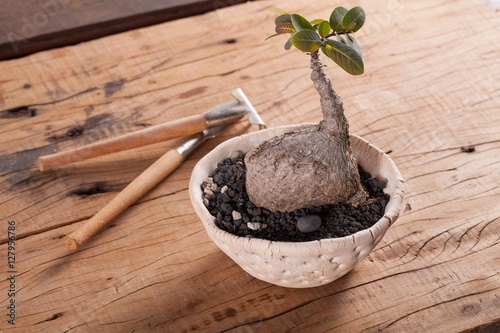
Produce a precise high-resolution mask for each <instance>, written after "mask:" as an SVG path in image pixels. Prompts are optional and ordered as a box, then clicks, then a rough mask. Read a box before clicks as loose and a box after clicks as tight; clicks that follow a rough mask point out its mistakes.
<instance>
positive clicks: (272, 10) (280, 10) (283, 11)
mask: <svg viewBox="0 0 500 333" xmlns="http://www.w3.org/2000/svg"><path fill="white" fill-rule="evenodd" d="M267 10H268V11H270V12H274V13H277V14H280V15H288V13H287V12H286V10H283V9H281V8H277V7H271V8H268V9H267Z"/></svg>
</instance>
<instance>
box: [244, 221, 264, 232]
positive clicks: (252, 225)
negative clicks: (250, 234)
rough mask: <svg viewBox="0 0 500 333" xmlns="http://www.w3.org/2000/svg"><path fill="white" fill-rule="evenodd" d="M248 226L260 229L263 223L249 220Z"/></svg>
mask: <svg viewBox="0 0 500 333" xmlns="http://www.w3.org/2000/svg"><path fill="white" fill-rule="evenodd" d="M247 227H248V229H252V230H259V229H260V227H261V225H260V223H259V222H248V223H247Z"/></svg>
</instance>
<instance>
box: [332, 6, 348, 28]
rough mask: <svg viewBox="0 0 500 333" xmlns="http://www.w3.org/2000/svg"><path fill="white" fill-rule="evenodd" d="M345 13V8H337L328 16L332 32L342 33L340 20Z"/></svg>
mask: <svg viewBox="0 0 500 333" xmlns="http://www.w3.org/2000/svg"><path fill="white" fill-rule="evenodd" d="M346 13H347V8H345V7H337V8H335V9H334V10H333V12H332V14H331V15H330V27H331V28H332V30H333V31H336V32H339V31H342V19H343V18H344V15H345V14H346Z"/></svg>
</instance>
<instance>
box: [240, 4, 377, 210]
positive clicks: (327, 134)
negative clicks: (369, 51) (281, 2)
mask: <svg viewBox="0 0 500 333" xmlns="http://www.w3.org/2000/svg"><path fill="white" fill-rule="evenodd" d="M270 10H271V11H273V12H276V13H278V14H280V15H279V16H278V17H277V18H276V20H275V23H276V34H275V35H273V36H270V37H268V38H271V37H274V36H278V35H284V34H291V36H290V38H289V39H288V40H287V42H286V43H285V49H286V50H289V49H291V48H292V47H295V48H297V49H299V50H300V51H302V52H304V53H307V54H308V55H309V56H310V63H311V79H312V81H313V83H314V87H315V88H316V90H317V91H318V93H319V95H320V103H321V110H322V114H323V120H322V121H321V122H320V123H319V124H317V125H313V126H306V127H304V128H302V129H300V130H297V131H294V132H290V133H286V134H284V135H282V136H278V137H274V138H271V139H270V140H268V141H265V142H263V143H262V144H261V145H260V146H258V147H257V148H255V149H253V150H252V151H250V152H249V153H248V154H247V155H246V157H245V164H246V168H247V175H246V190H247V193H248V195H249V198H250V200H251V201H252V202H253V203H254V204H255V205H256V206H260V207H264V208H266V209H269V210H271V211H281V212H287V211H293V210H295V209H301V208H309V207H312V206H320V205H326V204H336V203H339V202H348V203H351V204H352V205H354V206H358V205H362V204H364V203H366V201H367V200H368V194H367V192H366V191H365V189H364V188H363V187H362V185H361V183H360V177H359V173H358V169H357V164H356V160H355V158H354V156H353V153H352V151H351V144H350V140H349V124H348V122H347V119H346V117H345V115H344V108H343V103H342V101H341V99H340V98H339V96H338V95H337V94H336V93H335V91H334V90H333V88H332V85H331V83H330V80H329V79H328V78H327V77H326V75H325V73H324V71H323V67H324V66H323V64H322V63H321V62H320V59H319V50H321V51H322V53H323V54H324V55H326V56H327V57H328V58H330V59H331V60H333V61H334V62H335V63H336V64H337V65H339V66H340V67H341V68H342V69H344V70H345V71H346V72H348V73H349V74H352V75H360V74H362V73H363V71H364V67H363V60H362V55H361V50H360V47H359V45H358V43H357V42H356V40H355V39H354V35H353V34H354V33H355V32H356V31H358V30H359V29H360V28H361V27H362V26H363V23H364V22H365V12H364V10H363V9H362V8H360V7H354V8H352V9H350V10H347V9H346V8H344V7H337V8H335V9H334V10H333V12H332V14H331V16H330V18H329V20H322V19H319V20H313V21H308V20H306V19H305V18H304V17H302V16H300V15H298V14H289V13H287V12H286V11H284V10H282V9H279V8H270Z"/></svg>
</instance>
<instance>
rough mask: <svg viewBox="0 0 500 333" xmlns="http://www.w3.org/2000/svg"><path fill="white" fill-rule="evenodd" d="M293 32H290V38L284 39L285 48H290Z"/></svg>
mask: <svg viewBox="0 0 500 333" xmlns="http://www.w3.org/2000/svg"><path fill="white" fill-rule="evenodd" d="M293 35H294V34H292V35H291V36H290V38H288V40H287V41H286V43H285V50H287V51H288V50H290V49H291V48H292V37H293Z"/></svg>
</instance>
